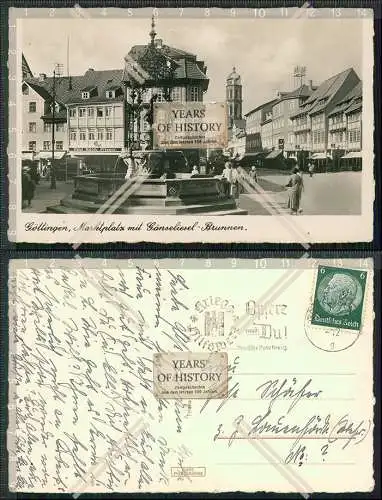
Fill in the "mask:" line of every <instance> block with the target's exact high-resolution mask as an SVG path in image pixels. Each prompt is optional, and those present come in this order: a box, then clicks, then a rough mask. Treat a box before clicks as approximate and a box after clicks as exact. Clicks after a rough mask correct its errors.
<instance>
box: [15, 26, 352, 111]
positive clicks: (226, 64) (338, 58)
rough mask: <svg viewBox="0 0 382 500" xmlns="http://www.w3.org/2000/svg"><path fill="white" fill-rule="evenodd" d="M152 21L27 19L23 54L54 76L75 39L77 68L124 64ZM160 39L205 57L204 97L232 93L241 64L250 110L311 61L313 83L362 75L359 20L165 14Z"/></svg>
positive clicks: (288, 85)
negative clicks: (230, 83)
mask: <svg viewBox="0 0 382 500" xmlns="http://www.w3.org/2000/svg"><path fill="white" fill-rule="evenodd" d="M150 23H151V21H150V19H149V18H147V19H138V18H123V19H122V18H116V19H112V18H110V16H108V18H107V19H94V18H93V19H92V18H90V19H26V20H23V21H22V44H23V52H24V55H25V57H26V59H27V61H28V63H29V65H30V68H31V70H32V72H33V73H34V74H35V75H37V74H38V73H47V74H48V75H49V74H52V71H53V66H54V63H55V62H59V63H62V64H64V67H65V71H64V74H66V71H67V70H66V66H67V65H66V61H67V39H68V37H69V38H70V72H71V74H72V75H80V74H83V73H84V72H85V71H86V70H87V69H88V68H89V67H92V68H94V69H97V70H101V69H117V68H122V67H123V57H124V56H125V54H126V53H127V52H128V51H129V50H130V47H131V46H132V45H135V44H146V43H147V42H148V40H149V31H150V28H151V26H150ZM156 31H157V33H158V34H157V37H158V38H161V39H163V42H164V43H166V44H168V45H171V46H173V47H178V48H180V49H183V50H186V51H190V52H192V53H194V54H196V55H197V56H198V58H199V59H202V60H204V61H205V63H206V65H207V68H208V69H207V74H208V76H209V78H210V85H209V90H208V92H207V95H206V96H205V101H209V100H210V101H212V100H222V99H224V98H225V80H226V77H227V75H228V74H229V73H230V71H231V70H232V67H233V66H236V68H237V72H238V73H239V74H240V75H241V77H242V83H243V112H247V111H248V110H250V109H252V108H254V107H256V106H257V105H259V104H261V103H263V102H265V101H267V100H269V99H272V98H273V97H274V95H275V92H276V91H277V90H291V89H292V88H293V87H294V83H293V78H292V76H291V75H292V73H293V68H294V66H295V65H297V64H299V65H304V66H306V67H307V77H306V79H307V80H308V79H311V80H313V83H314V84H317V83H320V82H321V81H322V80H325V79H326V78H329V77H330V76H332V75H334V74H336V73H339V72H340V71H343V70H344V69H347V68H349V67H353V68H354V69H355V71H356V72H357V74H358V75H359V76H360V78H362V74H361V68H362V26H361V22H360V21H357V20H356V19H343V20H341V21H338V20H331V19H322V20H318V19H313V20H310V19H304V20H292V19H289V20H284V19H272V20H271V19H269V20H268V19H223V18H221V19H211V18H206V19H169V18H167V19H164V18H160V19H159V20H158V22H157V26H156Z"/></svg>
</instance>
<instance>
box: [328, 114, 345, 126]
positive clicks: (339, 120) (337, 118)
mask: <svg viewBox="0 0 382 500" xmlns="http://www.w3.org/2000/svg"><path fill="white" fill-rule="evenodd" d="M343 122H344V117H343V115H342V114H338V115H334V116H332V117H330V118H329V125H335V124H336V123H343Z"/></svg>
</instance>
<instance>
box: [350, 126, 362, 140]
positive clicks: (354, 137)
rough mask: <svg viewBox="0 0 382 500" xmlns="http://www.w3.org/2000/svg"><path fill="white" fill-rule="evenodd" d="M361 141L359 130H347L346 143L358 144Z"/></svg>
mask: <svg viewBox="0 0 382 500" xmlns="http://www.w3.org/2000/svg"><path fill="white" fill-rule="evenodd" d="M360 141H361V130H360V129H355V130H349V132H348V142H360Z"/></svg>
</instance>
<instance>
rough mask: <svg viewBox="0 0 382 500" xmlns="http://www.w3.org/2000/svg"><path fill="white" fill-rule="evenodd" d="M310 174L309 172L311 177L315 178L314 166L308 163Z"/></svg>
mask: <svg viewBox="0 0 382 500" xmlns="http://www.w3.org/2000/svg"><path fill="white" fill-rule="evenodd" d="M308 172H309V177H313V174H314V164H313V163H311V162H309V163H308Z"/></svg>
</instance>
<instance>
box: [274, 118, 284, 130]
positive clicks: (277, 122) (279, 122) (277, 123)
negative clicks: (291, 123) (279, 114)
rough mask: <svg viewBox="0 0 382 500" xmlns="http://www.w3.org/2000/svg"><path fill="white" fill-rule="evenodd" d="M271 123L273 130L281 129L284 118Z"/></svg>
mask: <svg viewBox="0 0 382 500" xmlns="http://www.w3.org/2000/svg"><path fill="white" fill-rule="evenodd" d="M272 123H273V128H282V127H283V126H284V118H277V119H276V120H274V121H273V122H272Z"/></svg>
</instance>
